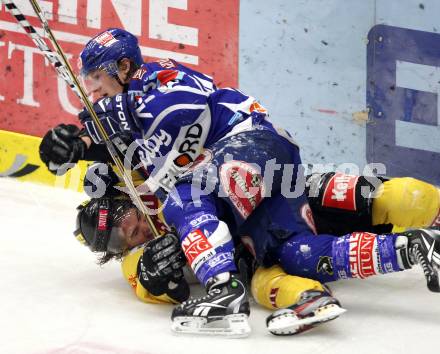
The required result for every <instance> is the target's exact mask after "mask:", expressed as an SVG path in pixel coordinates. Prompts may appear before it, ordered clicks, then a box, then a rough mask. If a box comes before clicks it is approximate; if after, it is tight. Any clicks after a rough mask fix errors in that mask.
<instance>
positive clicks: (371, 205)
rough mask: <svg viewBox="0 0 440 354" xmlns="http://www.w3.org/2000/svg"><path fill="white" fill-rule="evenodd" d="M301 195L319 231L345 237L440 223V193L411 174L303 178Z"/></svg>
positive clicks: (317, 175)
mask: <svg viewBox="0 0 440 354" xmlns="http://www.w3.org/2000/svg"><path fill="white" fill-rule="evenodd" d="M306 195H307V197H308V201H309V203H310V207H311V209H312V212H313V216H314V218H315V222H316V228H317V231H318V233H325V234H332V235H345V234H347V233H350V232H352V231H359V230H362V231H368V232H373V233H387V232H391V230H392V228H393V226H394V231H404V230H405V229H408V228H419V227H428V226H435V225H438V224H439V223H440V217H439V216H440V192H439V189H438V188H437V187H436V186H434V185H432V184H429V183H426V182H423V181H420V180H417V179H415V178H409V177H404V178H392V179H386V178H379V177H367V176H356V175H347V174H343V173H339V172H338V173H335V172H328V173H315V174H312V175H309V176H308V177H307V188H306Z"/></svg>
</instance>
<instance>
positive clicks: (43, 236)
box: [0, 178, 440, 354]
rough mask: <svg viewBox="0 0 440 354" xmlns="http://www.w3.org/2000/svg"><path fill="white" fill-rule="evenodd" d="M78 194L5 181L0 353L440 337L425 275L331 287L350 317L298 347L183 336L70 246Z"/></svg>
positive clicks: (314, 352) (276, 349)
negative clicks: (177, 334)
mask: <svg viewBox="0 0 440 354" xmlns="http://www.w3.org/2000/svg"><path fill="white" fill-rule="evenodd" d="M84 199H85V196H84V195H81V194H79V193H75V192H71V191H66V190H61V189H53V188H49V187H45V186H40V185H35V184H28V183H23V182H18V181H16V180H10V179H5V178H0V221H1V226H2V229H1V230H2V234H1V243H0V244H1V253H2V255H1V257H0V275H1V277H0V284H1V286H0V339H1V340H0V353H4V354H10V353H36V354H43V353H47V354H48V353H51V354H54V353H63V354H64V353H75V354H77V353H78V354H83V353H127V354H134V353H138V354H140V353H151V354H159V353H175V354H180V353H191V354H195V353H212V354H214V353H222V354H226V353H227V354H231V353H239V354H245V353H249V354H257V353H268V354H269V353H276V354H281V353H295V354H298V353H308V354H319V353H325V354H329V353H338V354H343V353H350V354H361V353H368V354H379V353H401V354H406V353H423V352H427V351H428V350H430V351H431V352H434V353H438V352H439V349H438V348H437V347H433V346H434V345H435V344H436V343H438V341H437V340H436V339H437V337H438V335H439V333H440V294H433V293H430V292H429V291H428V290H427V289H426V286H425V280H424V278H423V275H422V272H421V271H420V269H414V270H412V271H408V272H402V273H399V274H393V275H387V276H379V277H376V278H375V279H368V280H363V281H361V280H359V281H358V280H349V281H344V282H339V283H337V284H333V285H332V288H333V290H334V292H335V295H336V296H337V297H338V298H339V299H340V301H341V302H342V304H343V305H344V307H345V308H346V309H347V310H348V312H347V313H346V314H344V315H343V316H342V317H341V318H340V319H337V320H335V321H333V322H330V323H328V324H326V325H323V326H321V327H320V328H316V329H314V330H312V331H310V332H307V333H304V334H301V335H299V336H296V337H275V336H272V335H270V334H268V333H266V330H265V324H264V319H265V317H266V315H268V313H269V312H268V311H266V310H264V309H261V308H259V307H258V306H257V305H253V306H252V313H251V318H250V321H251V325H252V329H253V333H252V334H251V336H250V337H248V338H246V339H229V340H227V339H223V338H212V337H195V336H176V335H173V334H172V333H171V331H170V313H171V309H172V307H171V306H168V305H147V304H144V303H142V302H140V301H138V300H137V299H136V297H135V296H134V294H133V293H132V290H131V289H130V286H129V285H128V284H127V283H126V282H125V280H124V279H123V278H122V274H121V272H120V269H119V264H118V263H114V264H110V265H107V266H105V267H102V268H100V267H99V266H97V265H96V263H95V257H94V256H93V255H92V254H90V253H89V251H88V249H87V248H85V247H82V246H81V245H80V244H79V243H78V242H77V241H76V240H75V238H74V237H73V235H72V231H73V229H74V224H75V206H76V205H78V204H79V203H80V202H81V201H82V200H84Z"/></svg>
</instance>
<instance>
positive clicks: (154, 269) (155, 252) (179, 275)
mask: <svg viewBox="0 0 440 354" xmlns="http://www.w3.org/2000/svg"><path fill="white" fill-rule="evenodd" d="M185 264H186V259H185V255H184V254H183V252H182V249H181V248H180V242H179V239H178V237H177V236H176V235H174V234H172V233H168V234H166V235H164V236H161V237H159V238H156V239H153V240H151V241H149V242H148V243H147V244H146V246H145V249H144V253H143V255H142V257H141V258H140V260H139V263H138V270H137V273H138V278H139V281H140V283H141V284H142V286H143V287H144V288H145V289H147V290H148V291H149V292H150V293H151V294H152V295H154V296H159V295H162V294H167V295H168V296H170V297H171V298H173V299H174V300H176V301H179V302H181V301H184V300H186V299H187V298H188V296H189V287H188V284H187V282H186V280H185V278H184V276H183V270H182V269H183V267H184V266H185Z"/></svg>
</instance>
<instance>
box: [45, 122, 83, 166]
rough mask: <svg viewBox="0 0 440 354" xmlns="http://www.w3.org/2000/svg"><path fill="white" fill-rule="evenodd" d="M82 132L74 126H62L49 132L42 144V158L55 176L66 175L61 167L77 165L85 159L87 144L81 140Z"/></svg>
mask: <svg viewBox="0 0 440 354" xmlns="http://www.w3.org/2000/svg"><path fill="white" fill-rule="evenodd" d="M81 133H82V131H81V129H80V128H78V127H77V126H76V125H73V124H67V125H66V124H60V125H57V126H56V127H55V128H53V129H51V130H49V131H48V132H47V133H46V135H44V137H43V140H42V141H41V143H40V149H39V151H40V158H41V161H43V162H44V163H45V165H46V166H47V168H48V169H49V171H50V172H52V173H53V174H57V173H59V174H64V173H65V172H66V171H67V170H68V169H66V168H63V169H60V167H62V166H61V165H63V164H65V163H77V162H78V161H79V160H82V159H83V158H84V154H85V151H86V149H87V146H86V143H85V142H84V141H83V140H82V139H81V138H80V135H81Z"/></svg>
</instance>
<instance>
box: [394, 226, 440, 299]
mask: <svg viewBox="0 0 440 354" xmlns="http://www.w3.org/2000/svg"><path fill="white" fill-rule="evenodd" d="M402 236H406V240H405V237H398V238H397V240H396V249H397V251H398V260H399V261H400V263H401V264H399V265H400V266H401V267H402V266H403V268H405V269H409V268H412V266H413V265H415V264H419V265H420V266H421V267H422V269H423V273H424V274H425V278H426V283H427V286H428V289H429V290H431V291H433V292H436V293H438V292H440V285H439V278H438V272H439V270H440V228H439V227H432V228H426V229H416V230H410V231H406V232H404V233H402ZM399 256H400V257H399Z"/></svg>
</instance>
